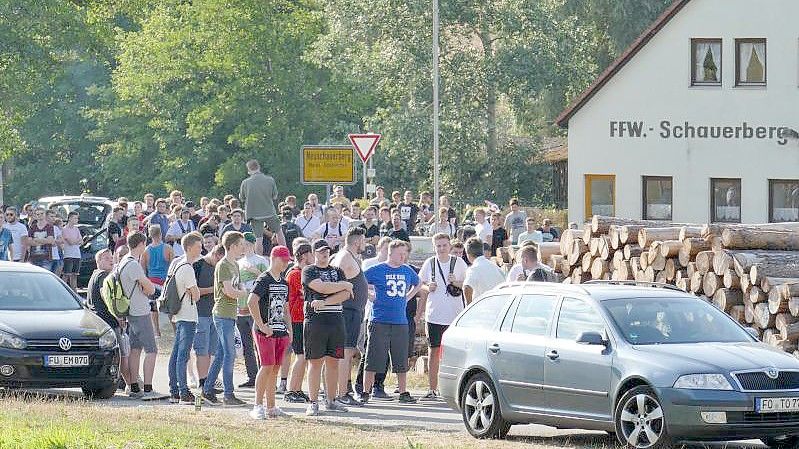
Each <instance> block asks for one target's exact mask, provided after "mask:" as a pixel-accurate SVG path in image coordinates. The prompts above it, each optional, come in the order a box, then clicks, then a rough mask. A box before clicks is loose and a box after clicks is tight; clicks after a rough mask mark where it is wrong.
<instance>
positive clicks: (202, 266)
mask: <svg viewBox="0 0 799 449" xmlns="http://www.w3.org/2000/svg"><path fill="white" fill-rule="evenodd" d="M223 257H225V247H224V246H222V245H216V246H214V247H213V248H211V250H210V251H209V252H208V254H206V255H205V256H204V257H203V258H201V259H200V260H198V261H197V262H195V263H194V274H195V276H196V277H197V288H199V289H200V300H199V301H197V332H196V333H195V334H194V355H195V356H196V357H197V377H199V378H200V382H199V383H200V388H203V387H204V386H205V378H206V377H208V368H209V367H210V366H211V354H215V353H216V348H217V345H219V336H218V335H217V333H216V326H214V317H213V314H212V310H213V308H214V269H215V268H216V264H218V263H219V261H220V260H222V258H223Z"/></svg>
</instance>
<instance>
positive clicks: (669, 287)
mask: <svg viewBox="0 0 799 449" xmlns="http://www.w3.org/2000/svg"><path fill="white" fill-rule="evenodd" d="M583 284H586V285H589V284H593V285H630V286H635V287H653V288H665V289H667V290H674V291H676V292H682V293H685V291H684V290H683V289H681V288H679V287H677V286H675V285H671V284H664V283H662V282H645V281H612V280H602V279H594V280H590V281H586V282H583Z"/></svg>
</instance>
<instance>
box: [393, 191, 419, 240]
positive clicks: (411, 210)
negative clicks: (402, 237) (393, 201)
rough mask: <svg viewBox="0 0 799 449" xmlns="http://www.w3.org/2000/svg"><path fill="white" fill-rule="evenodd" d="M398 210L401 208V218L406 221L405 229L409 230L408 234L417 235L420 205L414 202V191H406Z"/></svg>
mask: <svg viewBox="0 0 799 449" xmlns="http://www.w3.org/2000/svg"><path fill="white" fill-rule="evenodd" d="M397 210H399V213H400V218H401V219H402V221H403V222H405V229H406V230H407V231H408V234H410V235H415V234H416V231H415V229H416V218H417V217H418V215H419V206H417V205H416V203H414V202H413V192H411V191H410V190H406V191H405V198H404V200H403V202H402V203H400V204H399V205H397Z"/></svg>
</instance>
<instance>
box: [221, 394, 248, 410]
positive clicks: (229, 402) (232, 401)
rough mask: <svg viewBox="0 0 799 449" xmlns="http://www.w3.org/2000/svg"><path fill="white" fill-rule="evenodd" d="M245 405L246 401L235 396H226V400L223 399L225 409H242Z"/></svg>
mask: <svg viewBox="0 0 799 449" xmlns="http://www.w3.org/2000/svg"><path fill="white" fill-rule="evenodd" d="M244 404H245V402H244V401H242V400H241V399H239V398H237V397H236V396H233V395H230V396H225V397H224V398H222V405H223V406H225V407H240V406H242V405H244Z"/></svg>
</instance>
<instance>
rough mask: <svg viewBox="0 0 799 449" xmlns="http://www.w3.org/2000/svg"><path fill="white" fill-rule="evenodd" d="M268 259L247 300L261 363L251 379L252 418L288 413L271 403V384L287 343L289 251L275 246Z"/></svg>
mask: <svg viewBox="0 0 799 449" xmlns="http://www.w3.org/2000/svg"><path fill="white" fill-rule="evenodd" d="M270 261H271V264H270V267H269V270H268V271H266V272H264V273H263V274H261V275H260V276H258V279H257V280H256V281H255V287H253V290H252V292H251V293H250V296H249V299H248V301H247V305H248V307H249V309H250V315H252V318H253V323H254V326H253V329H252V336H253V340H255V346H256V347H257V348H258V356H259V357H258V358H259V360H260V362H261V367H260V368H259V369H258V374H257V376H256V378H255V406H254V407H253V409H252V411H251V412H250V417H251V418H253V419H266V417H267V416H269V418H279V417H283V416H288V414H287V413H286V412H284V411H283V410H281V409H280V407H277V406H276V405H275V383H276V382H277V375H278V373H279V371H280V364H281V362H282V361H283V356H284V354H285V353H286V351H287V350H288V348H289V346H290V345H291V334H290V333H289V329H290V327H291V317H290V312H289V310H288V299H289V285H288V283H286V280H285V279H283V272H284V271H285V270H286V268H287V267H288V265H289V261H291V253H290V252H289V249H288V248H286V247H285V246H275V247H274V248H272V252H271V257H270ZM264 395H266V409H264Z"/></svg>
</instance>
